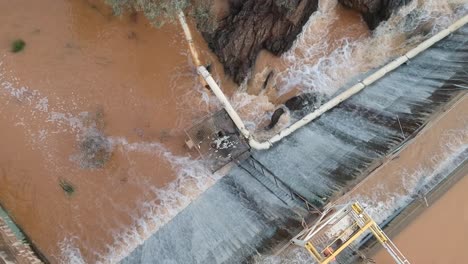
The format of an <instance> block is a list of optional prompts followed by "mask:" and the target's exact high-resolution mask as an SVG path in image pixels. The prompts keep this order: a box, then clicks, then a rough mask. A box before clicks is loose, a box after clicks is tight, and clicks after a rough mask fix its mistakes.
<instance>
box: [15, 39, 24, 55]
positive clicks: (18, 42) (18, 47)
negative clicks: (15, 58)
mask: <svg viewBox="0 0 468 264" xmlns="http://www.w3.org/2000/svg"><path fill="white" fill-rule="evenodd" d="M25 46H26V42H24V40H22V39H17V40H15V41H13V42H12V43H11V52H13V53H18V52H20V51H22V50H23V49H24V47H25Z"/></svg>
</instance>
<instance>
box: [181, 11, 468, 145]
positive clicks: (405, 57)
mask: <svg viewBox="0 0 468 264" xmlns="http://www.w3.org/2000/svg"><path fill="white" fill-rule="evenodd" d="M467 23H468V15H466V16H464V17H463V18H461V19H460V20H458V21H457V22H455V23H453V24H452V25H451V26H449V27H448V28H447V29H444V30H442V31H441V32H439V33H437V34H436V35H435V36H433V37H431V38H430V39H428V40H426V41H424V42H422V43H421V44H419V45H418V46H417V47H416V48H414V49H412V50H411V51H409V52H407V53H406V54H405V55H403V56H401V57H399V58H397V59H395V60H393V61H392V62H390V63H388V64H387V65H385V66H384V67H382V68H381V69H380V70H378V71H376V72H375V73H373V74H372V75H370V76H369V77H367V78H366V79H364V80H363V81H361V82H359V83H357V84H356V85H354V86H352V87H351V88H349V89H347V90H346V91H344V92H342V93H341V94H339V95H337V96H336V97H334V98H333V99H331V100H330V101H328V102H326V103H325V104H323V105H322V106H320V107H319V108H318V109H317V110H315V111H314V112H312V113H310V114H308V115H306V116H305V117H303V118H302V119H301V120H299V121H297V122H296V123H294V124H292V125H291V126H289V127H287V128H285V129H283V130H281V131H280V132H279V133H277V134H276V135H274V136H273V137H271V138H270V139H268V140H266V141H263V142H259V141H257V140H256V139H255V138H254V136H253V135H252V134H251V133H250V132H249V131H248V130H247V129H246V127H245V125H244V122H243V121H242V119H241V118H240V117H239V115H238V114H237V112H236V111H235V109H234V108H233V107H232V105H231V103H230V102H229V100H228V99H227V98H226V96H225V95H224V93H223V92H222V90H221V89H220V88H219V86H218V84H217V83H216V82H215V81H214V79H213V77H212V76H211V75H210V73H209V72H208V71H207V70H206V69H205V67H203V66H199V67H198V73H199V74H200V75H201V76H202V77H203V79H204V80H205V81H206V82H207V83H208V85H209V86H210V88H211V90H212V91H213V93H214V94H215V95H216V97H217V98H218V99H219V100H220V101H221V103H222V104H223V107H224V109H226V111H227V113H228V114H229V116H230V117H231V119H232V120H233V122H234V124H235V125H236V126H237V128H238V129H239V131H240V132H241V133H242V135H243V136H244V137H245V138H247V139H248V140H249V145H250V147H252V148H253V149H257V150H264V149H269V148H270V147H272V146H273V144H274V143H276V142H278V141H280V140H282V139H283V138H285V137H287V136H289V135H290V134H292V133H293V132H294V131H296V130H298V129H299V128H301V127H303V126H305V125H307V124H309V123H310V122H311V121H312V120H314V119H316V118H317V117H319V116H321V115H322V114H323V113H325V112H327V111H328V110H330V109H332V108H334V107H335V106H337V105H338V104H340V103H341V102H343V101H345V100H347V99H348V98H350V97H351V96H353V95H355V94H357V93H359V92H360V91H362V90H363V89H364V88H366V87H368V86H369V85H371V84H372V83H374V82H376V81H378V80H380V79H381V78H382V77H384V76H385V75H386V74H387V73H389V72H391V71H393V70H395V69H397V68H398V67H400V66H401V65H403V64H404V63H406V62H407V61H409V60H410V59H412V58H414V57H416V56H417V55H419V54H420V53H421V52H423V51H425V50H426V49H428V48H430V47H431V46H432V45H434V44H435V43H437V42H439V41H441V40H442V39H444V38H446V37H447V36H448V35H450V34H451V33H453V32H455V31H456V30H458V29H459V28H461V27H462V26H464V25H466V24H467ZM183 26H184V25H183ZM185 26H186V23H185ZM184 32H185V33H186V37H187V40H189V39H190V40H191V35H190V31H189V30H188V27H187V30H185V28H184ZM187 32H188V34H187ZM189 43H191V41H189ZM191 50H192V46H191ZM195 52H196V51H195Z"/></svg>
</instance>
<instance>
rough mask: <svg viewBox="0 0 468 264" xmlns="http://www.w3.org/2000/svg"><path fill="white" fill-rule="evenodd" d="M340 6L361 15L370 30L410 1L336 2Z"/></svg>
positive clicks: (347, 0) (370, 0)
mask: <svg viewBox="0 0 468 264" xmlns="http://www.w3.org/2000/svg"><path fill="white" fill-rule="evenodd" d="M338 1H339V2H340V3H341V4H342V5H344V6H346V7H349V8H352V9H355V10H357V11H359V12H360V13H361V14H362V17H363V18H364V21H366V23H367V25H368V26H369V28H370V29H371V30H373V29H375V28H376V27H377V26H378V25H379V24H380V22H382V21H385V20H387V19H389V18H390V16H391V15H392V14H393V12H395V11H396V10H398V8H400V7H401V6H403V5H406V4H407V3H409V2H411V0H338Z"/></svg>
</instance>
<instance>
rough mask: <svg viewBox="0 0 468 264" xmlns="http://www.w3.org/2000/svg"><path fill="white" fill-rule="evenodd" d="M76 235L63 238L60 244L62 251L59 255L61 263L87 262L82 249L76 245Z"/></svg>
mask: <svg viewBox="0 0 468 264" xmlns="http://www.w3.org/2000/svg"><path fill="white" fill-rule="evenodd" d="M76 240H77V238H76V237H68V238H65V239H64V240H62V241H61V242H60V244H59V246H60V250H61V252H62V254H61V256H59V257H58V259H59V261H60V263H67V264H85V263H86V262H85V261H84V260H83V256H82V255H81V251H80V250H79V249H78V247H76Z"/></svg>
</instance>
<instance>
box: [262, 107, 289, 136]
mask: <svg viewBox="0 0 468 264" xmlns="http://www.w3.org/2000/svg"><path fill="white" fill-rule="evenodd" d="M284 113H285V111H284V109H283V108H282V107H280V108H278V109H276V110H275V112H274V113H273V115H272V116H271V121H270V124H268V126H266V127H265V129H266V130H270V129H272V128H273V127H275V126H276V124H277V123H278V121H279V119H280V117H281V116H282V115H283V114H284Z"/></svg>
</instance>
